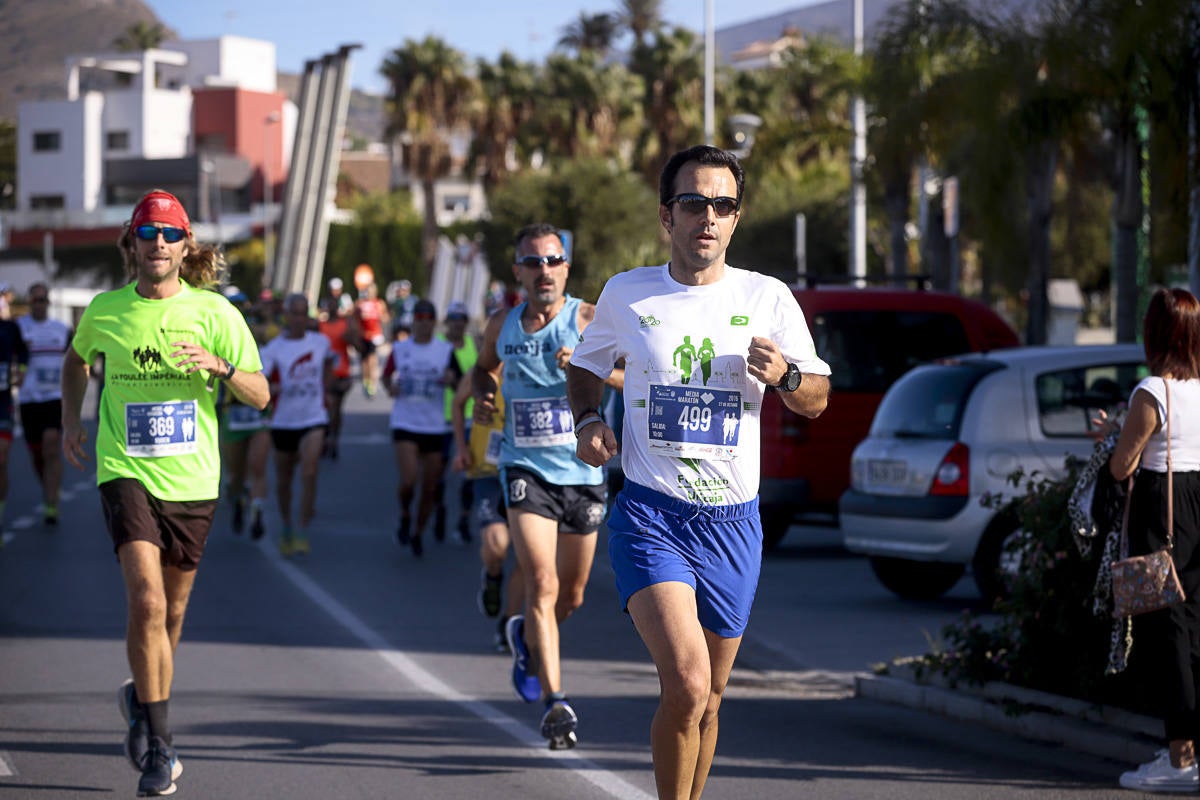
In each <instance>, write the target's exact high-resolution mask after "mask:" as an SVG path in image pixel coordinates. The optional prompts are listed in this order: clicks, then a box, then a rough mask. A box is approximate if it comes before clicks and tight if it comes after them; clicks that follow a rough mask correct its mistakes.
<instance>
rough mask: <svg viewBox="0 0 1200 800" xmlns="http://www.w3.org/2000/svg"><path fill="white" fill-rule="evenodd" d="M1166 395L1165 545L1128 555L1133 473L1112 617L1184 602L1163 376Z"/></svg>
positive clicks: (1165, 383) (1115, 569) (1114, 578)
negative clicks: (1177, 561)
mask: <svg viewBox="0 0 1200 800" xmlns="http://www.w3.org/2000/svg"><path fill="white" fill-rule="evenodd" d="M1163 387H1164V388H1165V390H1166V398H1167V403H1166V405H1167V419H1166V422H1165V423H1164V430H1165V433H1166V437H1167V546H1166V547H1163V548H1161V549H1159V550H1156V551H1155V552H1153V553H1150V554H1149V555H1144V556H1134V557H1133V558H1129V557H1128V555H1129V504H1130V501H1131V499H1132V498H1133V476H1132V475H1131V476H1130V477H1129V489H1128V492H1127V494H1126V495H1125V511H1124V513H1123V514H1122V519H1121V556H1122V558H1121V560H1120V561H1114V562H1113V565H1112V588H1113V616H1114V617H1133V616H1136V615H1138V614H1146V613H1148V612H1151V611H1158V610H1159V609H1163V608H1169V607H1170V606H1173V605H1178V604H1179V603H1182V602H1183V601H1184V593H1183V585H1182V584H1180V582H1179V575H1178V574H1176V572H1175V559H1174V558H1173V556H1172V553H1173V551H1174V549H1175V502H1174V501H1175V498H1174V494H1175V492H1174V483H1173V481H1172V480H1171V475H1172V472H1173V471H1174V470H1173V467H1172V462H1171V388H1170V384H1169V382H1168V381H1167V380H1166V379H1165V378H1164V379H1163Z"/></svg>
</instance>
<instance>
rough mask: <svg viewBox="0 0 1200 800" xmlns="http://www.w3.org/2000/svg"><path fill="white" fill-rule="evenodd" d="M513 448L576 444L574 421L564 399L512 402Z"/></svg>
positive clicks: (544, 398) (547, 398)
mask: <svg viewBox="0 0 1200 800" xmlns="http://www.w3.org/2000/svg"><path fill="white" fill-rule="evenodd" d="M509 406H510V408H511V412H510V413H511V414H512V419H513V444H514V445H516V446H517V447H552V446H554V445H565V444H573V443H574V442H575V418H574V417H573V416H572V415H571V407H570V406H569V405H567V398H565V397H539V398H537V399H523V400H512V401H510V403H509Z"/></svg>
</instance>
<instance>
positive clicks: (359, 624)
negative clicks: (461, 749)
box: [261, 539, 654, 800]
mask: <svg viewBox="0 0 1200 800" xmlns="http://www.w3.org/2000/svg"><path fill="white" fill-rule="evenodd" d="M261 546H262V550H263V552H264V553H265V554H266V555H267V557H268V559H270V561H271V562H272V563H273V564H274V565H275V567H276V568H277V569H278V570H279V571H280V572H282V573H283V574H284V576H285V577H287V579H288V580H290V581H291V582H292V583H293V584H295V586H296V588H298V589H299V590H300V591H302V592H303V593H304V594H306V595H308V597H309V599H311V600H312V601H313V602H314V603H316V604H317V605H318V606H320V607H321V608H322V609H323V610H324V611H325V613H327V614H329V616H330V617H332V618H333V619H334V621H336V622H337V623H338V624H339V625H341V626H342V627H343V628H345V629H346V630H347V631H349V632H350V633H352V634H354V636H356V637H357V638H358V639H359V640H360V641H361V642H362V643H363V644H365V645H366V646H367V647H369V648H370V649H371V650H373V651H374V652H375V653H376V654H377V655H379V657H380V658H382V659H383V660H384V661H385V662H387V664H388V665H389V666H390V667H391V668H392V669H394V670H395V671H396V672H398V673H399V674H400V675H401V676H403V677H404V678H405V679H407V680H408V681H410V682H411V683H413V684H414V685H416V686H417V687H418V688H419V689H421V690H422V691H424V692H427V693H428V694H431V695H434V696H436V697H440V698H441V699H443V700H446V701H448V702H451V703H454V704H456V705H459V706H461V707H462V708H464V709H466V710H467V711H470V712H471V713H472V714H474V715H475V716H477V717H479V718H480V719H482V720H483V721H484V722H487V723H489V724H491V725H494V726H495V727H497V728H499V729H501V730H502V731H504V732H505V733H507V734H509V735H510V736H512V737H513V738H514V739H516V740H517V741H519V742H520V743H521V744H522V745H524V746H525V747H527V748H529V749H530V750H535V751H537V753H538V755H540V756H545V755H546V754H547V753H548V752H549V751H548V749H547V746H546V740H545V739H543V738H541V737H540V736H532V735H531V734H530V730H529V725H528V723H525V722H519V721H517V720H516V719H514V718H513V717H510V716H509V715H507V714H505V713H504V712H503V711H500V710H499V709H498V708H496V707H495V706H493V705H491V704H490V703H486V702H484V701H482V700H476V699H475V698H473V697H470V696H468V695H465V694H463V693H462V692H460V691H458V690H457V689H455V688H454V687H453V686H450V685H449V684H447V683H445V682H444V681H442V680H441V679H440V678H438V677H437V676H435V675H433V674H432V673H430V672H428V671H427V670H425V669H424V668H423V667H421V666H420V665H419V664H417V662H416V661H414V660H412V659H411V658H409V657H408V656H407V655H405V654H404V653H402V652H400V651H399V650H396V649H395V648H393V647H392V646H391V645H389V644H388V642H387V640H386V639H384V638H383V637H382V636H380V635H379V634H378V633H376V632H375V631H374V630H372V629H371V628H370V627H369V626H368V625H367V624H366V623H364V622H363V621H362V620H360V619H359V618H358V617H356V616H355V615H354V614H353V613H352V612H351V611H350V610H349V609H347V608H346V607H345V606H343V605H342V604H341V603H339V602H338V601H337V600H336V599H335V598H334V597H333V596H332V595H330V594H329V593H328V592H326V591H325V590H324V589H322V588H321V587H320V586H319V585H317V583H316V581H314V580H313V579H312V578H310V577H309V576H308V575H306V574H305V573H304V572H303V571H302V570H300V569H299V568H298V567H296V566H295V565H293V564H291V563H289V562H287V561H285V560H283V558H282V557H281V556H280V555H279V554H278V553H276V552H275V550H274V547H273V543H271V542H270V541H269V540H268V539H263V541H262V545H261ZM552 758H555V759H562V760H563V761H565V762H567V763H569V764H570V765H571V767H572V768H573V770H574V772H575V774H576V775H577V776H578V777H580V778H583V779H584V780H586V781H588V782H589V783H591V784H593V785H595V786H596V787H597V788H599V789H600V790H601V791H603V792H605V793H606V794H607V795H609V796H610V797H613V798H616V800H654V797H653V795H649V794H647V793H645V792H643V791H642V790H641V789H639V788H638V787H636V786H634V785H633V784H631V783H629V782H627V781H626V780H624V779H623V778H621V777H620V776H618V775H616V774H615V773H612V772H609V771H607V770H605V769H604V768H603V767H601V766H600V765H599V764H597V763H596V762H594V761H592V760H591V759H588V758H585V757H583V756H582V755H579V754H578V753H577V751H575V750H558V751H555V752H554V754H553V756H552Z"/></svg>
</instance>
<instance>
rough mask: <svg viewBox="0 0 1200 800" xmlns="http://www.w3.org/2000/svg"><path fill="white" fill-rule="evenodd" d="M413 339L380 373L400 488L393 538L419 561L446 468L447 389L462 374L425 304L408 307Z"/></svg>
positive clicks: (431, 308) (398, 344)
mask: <svg viewBox="0 0 1200 800" xmlns="http://www.w3.org/2000/svg"><path fill="white" fill-rule="evenodd" d="M412 326H413V329H412V336H410V337H409V338H407V339H405V340H403V341H400V342H396V344H395V345H394V346H393V347H392V352H391V354H390V355H389V356H388V360H387V363H386V364H385V365H384V368H383V385H384V386H386V387H387V392H388V394H389V395H391V396H392V397H393V398H395V400H394V402H393V403H392V418H391V428H392V442H393V443H394V446H395V449H396V466H397V467H398V468H399V470H400V484H399V486H398V487H397V489H396V496H397V497H398V498H399V500H400V523H399V525H398V526H397V528H396V539H397V541H399V543H400V546H401V547H403V546H406V545H407V546H410V547H412V552H413V555H414V556H417V557H418V558H419V557H420V556H421V553H422V552H423V549H424V548H423V545H422V544H421V534H422V533H423V532H424V530H425V526H426V524H428V522H429V518H430V517H431V516H432V515H433V512H434V509H435V508H436V507H437V503H438V482H439V480H440V479H441V477H442V472H443V470H445V467H446V455H445V453H446V439H447V437H449V435H450V425H449V423H448V422H447V421H446V410H445V400H446V395H445V391H446V387H447V386H457V385H458V381H459V379H461V378H462V376H463V372H462V369H461V368H460V367H459V365H458V360H457V359H456V358H455V357H454V345H452V344H450V342H447V341H446V340H445V339H435V338H434V336H433V331H434V328H436V326H437V309H436V308H435V307H434V305H433V303H431V302H429V301H428V300H420V301H418V302H417V304H416V305H415V306H414V307H413V323H412ZM418 476H420V482H421V494H420V497H419V498H418V500H417V524H416V527H413V524H412V516H411V512H410V509H411V507H412V500H413V495H414V494H415V493H416V486H417V480H418Z"/></svg>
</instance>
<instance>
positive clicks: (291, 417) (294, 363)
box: [262, 331, 337, 430]
mask: <svg viewBox="0 0 1200 800" xmlns="http://www.w3.org/2000/svg"><path fill="white" fill-rule="evenodd" d="M335 358H337V356H336V354H335V353H334V352H333V349H332V347H331V345H330V343H329V339H328V338H327V337H325V336H323V335H322V334H319V333H316V332H315V331H305V332H304V336H302V337H300V338H299V339H289V338H287V336H286V335H285V334H280V335H279V336H276V337H275V338H274V339H272V340H271V341H269V342H267V344H266V346H265V347H264V348H263V349H262V362H263V374H265V375H266V376H267V380H269V381H271V383H278V384H279V393H278V395H277V396H276V399H275V412H274V413H273V414H272V415H271V427H272V428H279V429H281V430H299V429H301V428H311V427H313V426H314V425H325V424H326V423H328V422H329V412H327V411H326V410H325V364H326V363H327V362H332V361H333V360H334V359H335Z"/></svg>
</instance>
